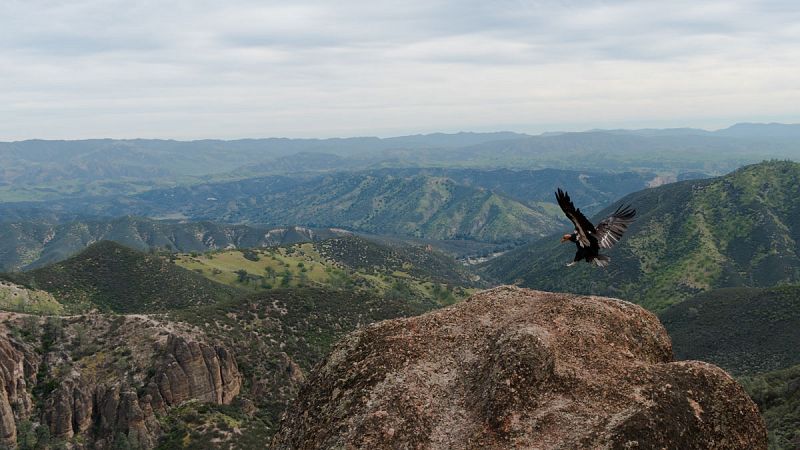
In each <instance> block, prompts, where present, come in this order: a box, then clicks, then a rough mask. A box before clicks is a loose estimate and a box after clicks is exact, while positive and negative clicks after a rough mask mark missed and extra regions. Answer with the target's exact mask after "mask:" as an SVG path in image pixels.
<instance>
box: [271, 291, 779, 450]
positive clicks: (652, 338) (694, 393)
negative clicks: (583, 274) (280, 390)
mask: <svg viewBox="0 0 800 450" xmlns="http://www.w3.org/2000/svg"><path fill="white" fill-rule="evenodd" d="M273 446H274V447H275V448H279V449H289V448H291V449H317V448H369V449H380V448H387V449H388V448H409V449H411V448H433V449H439V448H441V449H445V448H446V449H454V448H469V449H501V448H508V449H511V448H531V449H575V448H596V449H629V448H640V449H642V448H648V449H650V448H658V449H661V448H664V449H694V448H696V449H726V450H731V449H748V450H752V449H766V448H767V435H766V430H765V428H764V424H763V422H762V420H761V417H760V415H759V413H758V409H757V408H756V405H755V404H754V403H753V402H752V401H751V400H750V398H749V397H748V396H747V394H746V393H745V391H744V390H743V389H742V388H741V386H739V385H738V384H737V383H736V382H735V381H734V380H733V379H732V378H731V377H730V376H729V375H728V374H727V373H725V372H724V371H723V370H721V369H719V368H717V367H715V366H713V365H711V364H707V363H703V362H698V361H683V362H674V361H673V359H672V348H671V344H670V340H669V337H668V335H667V333H666V331H665V330H664V328H663V327H662V326H661V324H660V323H659V321H658V319H657V318H656V317H655V316H654V315H653V314H651V313H649V312H648V311H646V310H644V309H642V308H641V307H638V306H636V305H633V304H631V303H628V302H624V301H621V300H615V299H610V298H601V297H586V296H578V295H569V294H554V293H546V292H538V291H531V290H525V289H519V288H514V287H501V288H497V289H493V290H489V291H485V292H482V293H479V294H477V295H475V296H473V297H472V298H470V299H469V300H467V301H465V302H463V303H461V304H458V305H455V306H453V307H450V308H446V309H443V310H439V311H435V312H432V313H429V314H426V315H423V316H419V317H414V318H408V319H396V320H390V321H385V322H380V323H377V324H374V325H371V326H368V327H365V328H363V329H361V330H358V331H356V332H354V333H352V334H350V335H349V336H347V337H346V338H345V339H343V340H342V341H341V342H339V343H338V344H337V345H336V346H335V348H334V349H333V351H332V352H331V353H330V354H329V355H328V357H327V358H326V359H325V360H324V361H323V362H322V363H321V364H320V365H319V366H317V367H316V368H315V369H314V371H313V372H312V373H311V375H310V377H309V380H308V382H307V384H306V385H305V387H304V388H303V389H302V391H301V393H300V396H299V398H298V400H297V402H296V403H295V404H294V405H293V406H292V407H291V408H290V410H289V411H288V413H287V415H286V417H285V418H284V421H283V422H282V425H281V429H280V431H279V432H278V434H277V435H276V436H275V438H274V441H273Z"/></svg>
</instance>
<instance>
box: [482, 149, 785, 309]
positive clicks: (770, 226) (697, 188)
mask: <svg viewBox="0 0 800 450" xmlns="http://www.w3.org/2000/svg"><path fill="white" fill-rule="evenodd" d="M565 188H566V189H567V190H569V186H565ZM617 203H624V204H632V205H633V207H634V208H636V209H637V211H638V214H637V220H636V222H634V224H633V225H632V226H631V228H630V229H629V231H628V232H627V234H626V235H625V237H623V239H622V241H621V242H620V243H619V244H618V245H617V246H616V247H615V248H614V249H612V250H611V251H609V252H608V254H610V255H611V257H612V260H613V262H612V264H611V266H610V267H609V268H608V269H607V270H597V269H596V268H594V267H589V266H588V265H586V264H580V265H578V266H577V267H572V268H565V267H564V265H565V264H566V262H568V261H570V260H571V258H572V254H573V253H574V251H575V248H574V246H569V245H562V244H559V242H558V237H557V236H558V235H553V236H550V237H548V238H545V239H542V240H540V241H537V242H535V243H533V244H531V245H529V246H526V247H524V248H520V249H517V250H514V251H512V252H509V253H508V254H506V255H503V256H502V257H499V258H497V259H495V260H493V261H491V262H489V263H488V264H487V265H486V273H487V274H489V275H490V276H492V277H494V278H496V279H498V280H502V281H503V282H512V283H514V282H518V283H521V284H522V285H524V286H527V287H533V288H539V289H545V290H555V291H570V292H577V293H595V294H603V295H610V296H616V297H620V298H625V299H627V300H630V301H634V302H636V303H639V304H642V305H644V306H646V307H648V308H651V309H653V310H656V311H660V310H663V309H664V308H666V307H667V306H669V305H671V304H674V303H678V302H680V301H683V300H686V299H688V298H691V297H693V296H694V295H696V294H698V293H700V292H704V291H708V290H710V289H713V288H717V287H730V286H753V287H769V286H774V285H779V284H786V283H796V282H800V248H799V247H798V245H797V242H800V164H798V163H793V162H783V161H771V162H764V163H761V164H756V165H752V166H747V167H744V168H742V169H739V170H737V171H736V172H733V173H731V174H729V175H726V176H723V177H719V178H714V179H709V180H692V181H684V182H679V183H674V184H670V185H665V186H661V187H657V188H652V189H646V190H644V191H640V192H637V193H634V194H631V195H629V196H627V197H625V198H623V199H621V200H620V201H619V202H617ZM576 206H580V205H576ZM615 207H616V205H614V206H611V207H609V208H607V209H606V210H604V211H602V212H601V213H599V214H597V215H596V216H595V218H594V220H599V219H601V218H603V217H605V216H606V215H607V214H609V213H610V212H612V211H613V209H614V208H615ZM564 231H569V228H565V229H564Z"/></svg>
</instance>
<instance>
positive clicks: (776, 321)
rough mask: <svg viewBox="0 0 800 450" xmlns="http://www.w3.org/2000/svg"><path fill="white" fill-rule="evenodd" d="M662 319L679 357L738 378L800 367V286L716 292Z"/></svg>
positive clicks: (680, 306) (686, 303)
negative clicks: (735, 375) (704, 363)
mask: <svg viewBox="0 0 800 450" xmlns="http://www.w3.org/2000/svg"><path fill="white" fill-rule="evenodd" d="M659 318H660V319H661V322H662V323H663V324H664V326H665V327H666V328H667V331H668V332H669V335H670V337H671V338H672V348H673V351H674V352H675V357H676V358H678V359H697V360H702V361H708V362H711V363H714V364H716V365H718V366H720V367H722V368H724V369H725V370H727V371H729V372H731V373H733V374H752V373H757V372H767V371H771V370H777V369H782V368H784V367H789V366H792V365H795V364H800V352H798V351H797V349H798V348H799V347H800V286H791V287H789V286H787V287H776V288H769V289H761V288H721V289H714V290H712V291H709V292H705V293H702V294H700V295H698V296H696V297H693V298H691V299H689V300H686V301H684V302H681V303H679V304H677V305H673V306H671V307H670V308H667V309H666V310H665V311H663V312H662V313H661V314H660V315H659Z"/></svg>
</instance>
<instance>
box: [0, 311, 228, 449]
mask: <svg viewBox="0 0 800 450" xmlns="http://www.w3.org/2000/svg"><path fill="white" fill-rule="evenodd" d="M19 317H20V315H16V316H15V315H11V316H10V317H7V318H6V321H7V322H6V325H7V328H9V329H13V326H14V325H13V324H14V321H15V320H16V319H18V318H19ZM31 317H32V316H29V317H27V318H25V319H26V320H28V321H30V320H44V319H35V318H34V319H31ZM112 320H113V321H114V322H113V323H112ZM70 321H71V322H70ZM9 324H10V325H9ZM33 325H34V326H38V325H37V324H36V323H34V324H33ZM78 325H80V326H81V327H83V328H82V330H84V331H81V332H85V329H86V326H87V325H89V326H92V327H94V330H97V331H98V332H97V333H96V334H97V335H96V336H93V339H95V340H99V339H103V342H105V345H106V347H103V348H100V347H97V350H96V351H94V352H86V353H84V352H82V350H81V348H80V345H74V346H72V345H67V344H66V343H67V342H70V340H71V339H73V338H74V336H75V334H76V330H75V327H77V326H78ZM63 327H64V328H63V329H61V328H59V330H61V331H60V333H62V334H61V335H60V336H58V338H59V340H60V341H61V343H60V344H53V348H52V349H51V350H50V351H48V352H46V353H45V355H44V357H41V356H39V354H38V353H37V352H35V351H34V350H33V348H34V347H36V346H38V345H39V341H38V340H37V339H41V337H33V338H30V339H31V341H30V342H25V341H24V340H21V339H20V338H18V337H14V336H12V335H11V334H10V333H6V334H5V335H2V334H0V384H2V386H0V388H1V389H0V448H14V447H15V446H16V441H17V435H16V425H17V424H18V423H19V422H20V421H22V420H27V421H30V422H33V423H38V424H40V425H41V426H45V427H47V428H48V429H49V432H50V435H51V436H53V437H54V438H56V439H62V440H71V439H72V438H73V437H75V436H78V435H81V436H82V439H80V440H79V441H74V440H73V443H75V442H83V443H85V445H87V446H88V447H87V448H97V449H104V448H112V447H113V444H114V439H115V437H117V436H120V435H122V436H125V438H126V439H127V440H128V442H134V443H136V445H137V448H145V449H146V448H153V447H154V446H155V445H156V444H157V441H158V437H159V436H160V434H161V429H160V424H159V420H158V417H157V416H158V415H159V414H166V413H167V412H168V410H169V408H171V407H174V406H178V405H180V404H181V403H183V402H186V401H191V400H196V401H200V402H210V403H216V404H229V403H230V402H231V401H233V399H234V398H235V397H236V396H237V395H238V394H239V391H240V389H241V383H242V376H241V374H240V373H239V370H238V367H237V364H236V361H235V359H234V357H233V354H232V353H231V352H230V351H229V350H228V349H227V348H225V347H224V346H220V345H214V344H211V343H208V342H206V341H205V337H204V336H202V335H197V334H192V333H184V332H179V331H176V330H174V329H172V327H171V326H168V325H162V324H160V323H158V322H155V321H152V320H149V319H147V318H141V317H122V316H115V317H114V318H113V319H111V318H106V317H103V316H93V317H91V318H86V319H85V320H84V318H76V317H73V318H70V319H68V321H67V322H66V324H65V325H63ZM123 346H124V347H125V350H122V351H117V352H116V353H113V352H112V350H114V351H116V350H119V349H120V348H123ZM115 349H116V350H115ZM34 386H39V394H38V395H39V396H41V403H40V406H39V407H34V406H33V401H32V390H33V387H34ZM77 445H78V448H81V444H77Z"/></svg>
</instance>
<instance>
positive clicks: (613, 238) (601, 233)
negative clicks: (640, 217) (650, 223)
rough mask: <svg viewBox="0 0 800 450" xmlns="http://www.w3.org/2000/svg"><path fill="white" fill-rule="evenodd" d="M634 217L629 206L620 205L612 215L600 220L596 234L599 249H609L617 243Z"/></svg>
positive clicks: (634, 213)
mask: <svg viewBox="0 0 800 450" xmlns="http://www.w3.org/2000/svg"><path fill="white" fill-rule="evenodd" d="M634 216H636V210H635V209H631V206H630V205H628V206H622V205H620V206H619V208H617V210H616V211H615V212H614V214H611V215H610V216H608V217H606V218H605V219H603V220H601V221H600V223H598V224H597V234H596V236H597V243H598V244H599V245H600V248H611V247H613V246H614V244H616V243H617V242H619V240H620V239H621V238H622V235H623V234H624V233H625V230H627V229H628V225H630V224H631V223H633V218H634Z"/></svg>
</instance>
